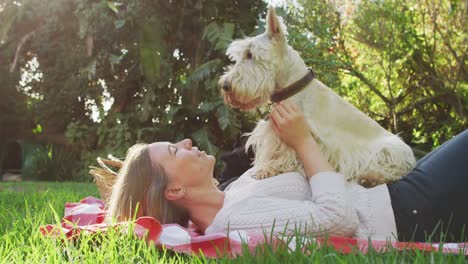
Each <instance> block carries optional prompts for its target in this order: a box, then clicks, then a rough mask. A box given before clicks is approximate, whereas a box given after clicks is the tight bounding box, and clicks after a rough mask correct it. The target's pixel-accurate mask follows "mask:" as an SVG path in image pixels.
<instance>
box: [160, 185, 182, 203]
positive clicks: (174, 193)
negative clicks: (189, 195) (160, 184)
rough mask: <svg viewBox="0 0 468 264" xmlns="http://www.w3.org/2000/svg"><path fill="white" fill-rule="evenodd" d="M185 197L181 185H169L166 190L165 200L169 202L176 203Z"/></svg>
mask: <svg viewBox="0 0 468 264" xmlns="http://www.w3.org/2000/svg"><path fill="white" fill-rule="evenodd" d="M184 195H185V189H184V187H183V186H182V185H180V184H175V183H173V184H169V185H168V186H167V187H166V189H165V190H164V198H166V199H167V200H169V201H174V200H178V199H180V198H182V197H183V196H184Z"/></svg>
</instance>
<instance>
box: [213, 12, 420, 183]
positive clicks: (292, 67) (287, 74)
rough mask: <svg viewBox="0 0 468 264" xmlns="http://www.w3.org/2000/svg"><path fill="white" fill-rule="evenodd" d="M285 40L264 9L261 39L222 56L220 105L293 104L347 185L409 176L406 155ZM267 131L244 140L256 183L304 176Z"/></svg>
mask: <svg viewBox="0 0 468 264" xmlns="http://www.w3.org/2000/svg"><path fill="white" fill-rule="evenodd" d="M286 36H287V32H286V26H285V25H284V23H283V21H282V18H281V17H278V16H277V15H276V13H275V10H274V8H273V7H272V6H270V7H269V10H268V14H267V29H266V31H265V33H263V34H261V35H258V36H256V37H252V38H246V39H243V40H236V41H234V42H232V44H231V45H230V46H229V48H228V50H227V53H226V54H227V55H228V56H229V57H230V58H231V59H232V60H234V61H235V64H234V65H230V66H229V67H228V70H227V72H225V73H224V75H223V76H222V77H221V78H220V81H219V85H220V87H221V88H222V95H223V97H224V100H225V102H226V103H227V104H229V105H231V106H232V107H235V108H240V109H241V110H252V109H254V108H256V107H257V106H259V105H261V104H263V103H265V102H268V101H270V100H271V101H273V102H278V101H281V100H284V99H286V98H287V100H291V101H293V102H294V103H295V104H296V105H298V106H299V108H300V109H301V110H302V112H303V113H304V116H305V118H306V120H307V122H308V124H309V126H310V129H311V132H312V134H313V136H314V138H315V139H316V141H317V142H318V143H319V145H320V147H321V150H322V153H323V154H324V155H325V157H326V158H328V160H329V162H330V164H331V165H332V166H334V168H336V170H337V171H338V172H340V173H342V174H343V175H345V177H347V179H348V180H352V181H356V182H359V183H361V184H362V185H365V186H373V185H376V184H380V183H384V182H391V181H394V180H397V179H399V178H401V177H402V176H404V175H405V174H406V173H407V172H408V171H409V170H411V169H412V168H413V166H414V164H415V158H414V155H413V152H412V150H411V148H410V147H409V146H408V145H406V144H405V143H404V142H403V141H402V140H401V139H400V138H399V137H398V136H396V135H394V134H392V133H390V132H388V131H387V130H385V129H384V128H382V127H381V126H380V125H379V124H378V123H377V122H375V121H374V120H372V119H371V118H369V117H368V116H367V115H365V114H364V113H362V112H360V111H359V110H358V109H357V108H355V107H354V106H353V105H351V104H349V103H348V102H346V101H345V100H343V99H342V98H341V97H339V96H338V95H337V94H335V93H334V92H333V91H332V90H331V89H330V88H328V87H327V86H325V85H324V84H322V83H321V82H320V81H318V80H317V79H315V78H314V77H315V75H314V73H313V71H311V70H309V68H307V66H306V65H305V63H304V61H303V60H302V59H301V58H300V56H299V54H298V52H297V51H295V50H294V49H293V48H292V47H290V46H289V45H288V43H287V40H286ZM271 125H272V124H271V121H268V120H261V121H259V122H258V124H257V126H256V128H255V129H254V130H253V132H251V133H249V134H248V135H249V136H250V137H249V138H248V140H247V143H246V147H247V148H249V147H253V150H254V151H255V160H254V166H256V168H257V175H256V177H257V178H258V179H264V178H268V177H271V176H274V175H277V174H279V173H283V172H287V171H299V172H301V173H302V174H304V171H303V169H302V165H301V163H300V162H299V161H298V159H297V156H296V154H295V152H294V150H293V149H291V148H289V147H288V146H287V145H286V144H284V143H283V142H282V141H281V140H280V139H279V137H278V136H277V135H276V134H275V133H274V131H273V129H272V127H271Z"/></svg>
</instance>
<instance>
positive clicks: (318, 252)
mask: <svg viewBox="0 0 468 264" xmlns="http://www.w3.org/2000/svg"><path fill="white" fill-rule="evenodd" d="M88 195H93V196H96V197H97V195H98V192H97V189H96V187H95V186H94V184H91V183H45V182H22V183H0V235H1V237H0V263H64V262H65V263H66V262H73V263H93V264H94V263H192V262H194V263H205V262H221V263H224V262H235V263H465V262H466V258H465V256H462V255H446V254H442V253H440V252H432V253H422V252H418V251H416V252H397V251H391V252H387V253H385V254H381V253H377V252H369V253H367V254H362V253H359V252H358V253H355V254H349V255H344V254H340V253H338V252H336V251H335V250H333V249H331V248H321V249H317V248H316V247H315V246H314V245H311V247H310V248H308V249H307V251H308V254H304V253H303V252H301V251H300V250H296V251H294V252H287V251H286V250H284V249H278V250H273V249H272V248H271V247H265V248H263V249H261V250H260V249H259V250H258V251H257V253H256V254H245V255H244V256H241V257H238V258H236V259H229V258H223V259H220V260H208V259H205V258H203V257H196V256H187V255H179V254H174V253H171V252H167V251H164V250H161V249H157V248H155V247H154V246H151V245H147V244H146V243H145V242H144V241H142V240H140V239H137V238H135V237H133V236H132V235H129V234H125V233H118V232H109V233H107V234H105V235H95V236H89V235H83V236H81V237H80V239H79V240H78V241H77V242H74V243H73V242H70V241H65V242H63V241H62V240H61V239H51V238H46V237H43V236H42V235H41V234H40V232H39V227H40V226H41V225H44V224H48V223H57V222H60V219H61V218H62V216H63V210H64V204H65V202H66V201H69V202H76V201H79V200H81V199H82V198H83V197H85V196H88ZM54 211H55V212H56V214H55V213H54Z"/></svg>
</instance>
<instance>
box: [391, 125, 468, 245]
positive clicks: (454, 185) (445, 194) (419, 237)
mask: <svg viewBox="0 0 468 264" xmlns="http://www.w3.org/2000/svg"><path fill="white" fill-rule="evenodd" d="M388 189H389V192H390V198H391V201H392V207H393V211H394V214H395V221H396V226H397V232H398V240H400V241H423V242H424V241H436V242H440V241H445V242H464V241H468V130H465V131H464V132H462V133H460V134H458V135H457V136H456V137H454V138H452V139H450V140H449V141H447V142H445V143H444V144H443V145H442V146H440V147H438V148H437V149H435V150H434V151H432V152H431V153H429V154H427V155H426V156H424V157H423V158H422V159H420V160H419V161H418V162H417V164H416V167H415V168H414V169H413V170H412V171H411V172H410V173H409V174H408V175H407V176H406V177H403V178H402V179H401V180H399V181H398V182H396V183H393V184H388Z"/></svg>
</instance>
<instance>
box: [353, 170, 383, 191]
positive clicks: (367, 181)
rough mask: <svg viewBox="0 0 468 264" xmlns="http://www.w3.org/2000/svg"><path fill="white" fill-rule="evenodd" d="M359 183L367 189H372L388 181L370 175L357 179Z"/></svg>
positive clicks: (379, 176)
mask: <svg viewBox="0 0 468 264" xmlns="http://www.w3.org/2000/svg"><path fill="white" fill-rule="evenodd" d="M357 183H358V184H359V185H362V186H364V187H366V188H372V187H374V186H377V185H380V184H384V183H386V180H385V179H384V178H383V177H382V176H381V175H378V174H372V173H371V174H368V175H365V176H361V177H359V178H358V179H357Z"/></svg>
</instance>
